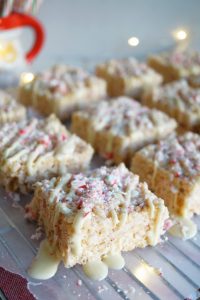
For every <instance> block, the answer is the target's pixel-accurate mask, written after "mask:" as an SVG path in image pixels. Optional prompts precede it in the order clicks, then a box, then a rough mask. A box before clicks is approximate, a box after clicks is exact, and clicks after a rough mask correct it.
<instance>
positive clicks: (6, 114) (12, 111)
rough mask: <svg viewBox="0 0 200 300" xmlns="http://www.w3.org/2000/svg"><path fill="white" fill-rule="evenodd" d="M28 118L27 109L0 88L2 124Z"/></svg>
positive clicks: (0, 117)
mask: <svg viewBox="0 0 200 300" xmlns="http://www.w3.org/2000/svg"><path fill="white" fill-rule="evenodd" d="M24 118H26V109H25V107H24V106H23V105H21V104H20V103H17V101H16V100H15V99H14V98H13V97H12V96H11V95H10V94H9V93H7V92H4V91H2V90H0V125H2V124H4V123H7V122H15V121H16V122H17V121H19V120H22V119H24Z"/></svg>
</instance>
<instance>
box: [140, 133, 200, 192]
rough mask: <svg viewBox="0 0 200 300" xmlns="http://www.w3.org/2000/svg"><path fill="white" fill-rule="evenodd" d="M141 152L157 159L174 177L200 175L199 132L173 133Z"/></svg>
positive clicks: (159, 164) (189, 177)
mask: <svg viewBox="0 0 200 300" xmlns="http://www.w3.org/2000/svg"><path fill="white" fill-rule="evenodd" d="M140 152H141V153H142V155H144V156H146V157H148V159H151V160H153V161H155V162H156V163H157V164H158V166H159V167H160V168H164V169H166V170H169V171H170V173H172V174H173V177H176V178H184V179H188V180H191V179H193V178H195V177H196V176H200V136H199V135H198V134H195V133H192V132H187V133H185V134H184V135H181V136H175V135H171V136H170V137H168V138H167V139H165V140H162V141H159V142H158V143H157V144H155V145H149V146H147V147H145V148H143V149H142V150H140ZM172 179H173V178H172ZM174 192H176V191H174Z"/></svg>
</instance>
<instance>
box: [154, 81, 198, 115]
mask: <svg viewBox="0 0 200 300" xmlns="http://www.w3.org/2000/svg"><path fill="white" fill-rule="evenodd" d="M152 98H153V101H154V102H160V103H167V104H168V105H169V106H171V107H178V108H179V110H181V111H185V110H187V111H190V112H191V113H197V114H199V113H200V89H194V88H191V87H190V86H189V84H188V82H187V81H186V80H184V79H182V80H179V81H176V82H173V83H169V84H166V85H164V86H160V87H156V88H155V89H154V90H153V95H152Z"/></svg>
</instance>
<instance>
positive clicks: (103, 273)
mask: <svg viewBox="0 0 200 300" xmlns="http://www.w3.org/2000/svg"><path fill="white" fill-rule="evenodd" d="M83 271H84V273H85V274H86V275H87V276H88V277H89V278H91V279H93V280H103V279H104V278H106V277H107V275H108V267H107V265H106V264H105V263H104V262H102V261H101V260H96V261H92V262H88V263H86V264H85V265H83Z"/></svg>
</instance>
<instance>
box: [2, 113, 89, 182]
mask: <svg viewBox="0 0 200 300" xmlns="http://www.w3.org/2000/svg"><path fill="white" fill-rule="evenodd" d="M88 147H90V146H89V145H87V144H86V143H85V142H84V141H82V140H81V139H80V138H79V137H77V136H76V135H73V134H70V133H69V132H68V130H67V129H66V127H65V126H64V125H62V124H61V123H60V121H59V120H58V119H57V118H56V117H55V116H54V115H51V116H50V117H48V118H46V119H43V120H38V119H34V118H33V119H29V120H23V121H20V122H12V123H6V124H4V125H3V126H1V130H0V164H1V170H2V171H3V172H5V173H8V174H10V172H11V171H10V170H12V172H14V174H15V176H18V175H19V176H20V177H23V176H25V177H27V175H28V174H29V175H33V174H38V172H41V173H42V169H44V168H43V167H42V168H40V165H41V163H42V164H44V162H45V161H46V162H47V161H48V160H50V162H51V163H50V167H49V172H50V171H51V169H52V168H53V170H55V172H58V174H62V173H63V172H64V168H66V166H67V163H66V157H69V155H71V159H72V160H73V153H74V154H76V153H77V154H80V153H81V152H84V151H86V152H87V149H88ZM91 151H92V148H91ZM63 158H65V163H63V165H62V168H63V169H62V170H61V167H60V166H61V162H62V159H63ZM52 160H53V161H54V164H53V167H52ZM68 166H69V167H70V165H69V163H68ZM72 166H74V165H73V163H72ZM40 169H41V170H40ZM58 169H59V171H56V170H58ZM27 172H28V173H27Z"/></svg>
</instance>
